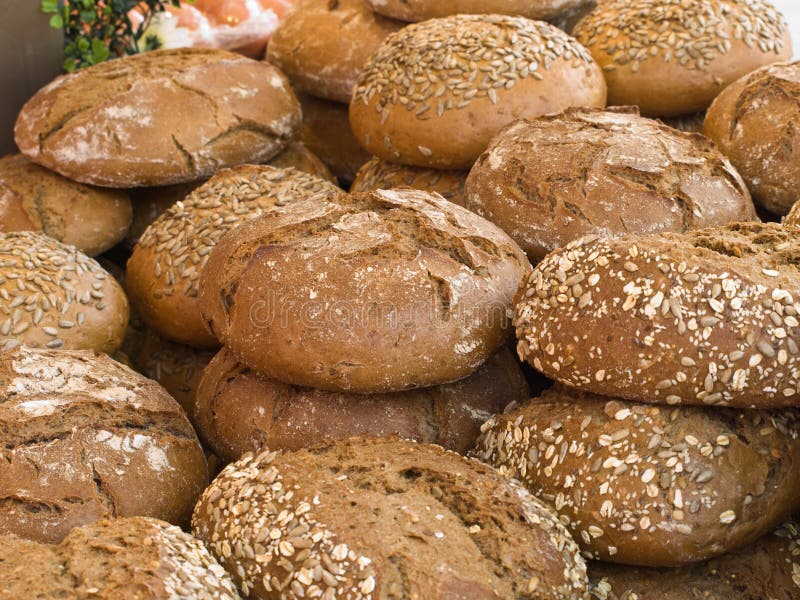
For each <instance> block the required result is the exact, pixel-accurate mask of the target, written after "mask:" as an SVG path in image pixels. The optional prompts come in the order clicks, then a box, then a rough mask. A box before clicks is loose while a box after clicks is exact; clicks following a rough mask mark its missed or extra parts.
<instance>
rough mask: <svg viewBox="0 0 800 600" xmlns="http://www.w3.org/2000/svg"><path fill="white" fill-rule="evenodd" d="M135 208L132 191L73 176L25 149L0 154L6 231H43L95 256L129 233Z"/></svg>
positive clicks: (0, 203) (1, 227)
mask: <svg viewBox="0 0 800 600" xmlns="http://www.w3.org/2000/svg"><path fill="white" fill-rule="evenodd" d="M131 212H132V211H131V200H130V197H129V196H128V194H127V193H126V192H123V191H119V190H103V189H100V188H93V187H89V186H88V185H83V184H82V183H76V182H74V181H70V180H69V179H66V178H64V177H61V175H58V174H57V173H54V172H52V171H48V170H47V169H45V168H43V167H40V166H39V165H37V164H35V163H32V162H31V161H29V160H28V159H27V158H25V157H24V156H22V155H20V154H13V155H9V156H5V157H3V158H0V232H8V231H41V232H43V233H44V234H46V235H48V236H50V237H51V238H55V239H57V240H58V241H59V242H63V243H65V244H69V245H70V246H75V247H76V248H77V249H78V250H80V251H81V252H85V253H86V254H88V255H89V256H94V255H95V254H100V253H101V252H105V251H106V250H108V249H109V248H111V247H112V246H113V245H114V244H116V243H117V242H119V241H120V240H121V239H122V238H123V237H124V236H125V232H127V231H128V226H129V225H130V224H131Z"/></svg>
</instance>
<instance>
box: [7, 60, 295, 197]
mask: <svg viewBox="0 0 800 600" xmlns="http://www.w3.org/2000/svg"><path fill="white" fill-rule="evenodd" d="M300 120H301V114H300V105H299V104H298V102H297V98H295V96H294V94H293V93H292V90H291V88H290V87H289V85H288V82H287V80H286V78H285V77H284V76H283V75H282V74H281V72H280V71H278V70H277V69H276V68H275V67H273V66H272V65H269V64H267V63H264V62H259V61H256V60H252V59H249V58H245V57H243V56H240V55H237V54H232V53H229V52H223V51H221V50H200V49H187V48H184V49H180V50H156V51H154V52H146V53H144V54H135V55H132V56H126V57H124V58H120V59H118V60H112V61H108V62H104V63H100V64H97V65H94V66H92V67H90V68H87V69H82V70H80V71H77V72H76V73H72V74H70V75H64V76H62V77H59V78H57V79H56V80H55V81H53V82H52V83H51V84H49V85H48V86H46V87H44V88H42V89H41V90H40V91H39V92H37V93H36V94H35V95H34V96H33V98H31V99H30V100H29V101H28V102H27V104H25V106H24V107H23V108H22V111H21V112H20V114H19V118H18V119H17V124H16V127H15V129H14V135H15V138H16V141H17V145H18V146H19V148H20V150H21V151H22V153H23V154H25V155H26V156H27V157H28V158H30V159H31V160H33V161H34V162H37V163H39V164H41V165H43V166H45V167H48V168H49V169H52V170H54V171H57V172H59V173H61V174H62V175H64V176H65V177H69V178H70V179H74V180H76V181H82V182H84V183H91V184H95V185H103V186H108V187H140V186H156V185H168V184H172V183H180V182H183V181H195V180H197V179H202V178H204V177H210V176H211V175H213V174H214V173H215V172H216V171H218V170H219V169H221V168H223V167H228V166H233V165H237V164H240V163H246V162H263V161H265V160H268V159H269V158H271V157H273V156H275V155H276V154H277V153H278V152H280V151H281V149H282V148H283V147H285V146H286V144H287V143H288V142H289V140H290V139H291V138H292V137H293V136H294V134H295V132H296V130H297V129H298V128H299V126H300Z"/></svg>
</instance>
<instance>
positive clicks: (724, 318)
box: [515, 223, 800, 408]
mask: <svg viewBox="0 0 800 600" xmlns="http://www.w3.org/2000/svg"><path fill="white" fill-rule="evenodd" d="M798 236H800V229H797V228H794V227H781V226H780V225H777V224H775V223H764V224H761V223H740V224H732V225H727V226H725V227H717V228H709V229H702V230H699V231H692V232H689V233H685V234H678V233H662V234H654V235H642V236H627V237H623V238H618V239H616V240H609V239H593V238H591V237H590V238H584V239H582V240H580V241H578V242H575V243H572V244H569V245H568V246H567V247H566V248H563V249H560V250H557V251H555V252H553V253H552V254H550V255H549V256H547V258H545V259H544V261H542V262H541V263H540V264H539V265H538V267H537V268H536V270H535V271H534V272H533V273H532V274H531V275H530V277H529V278H528V283H527V285H525V286H524V288H523V290H522V293H523V298H522V300H521V301H520V302H519V304H518V305H517V310H516V320H515V323H516V328H517V337H518V338H519V344H518V346H517V350H518V352H519V354H520V357H521V358H523V359H525V360H527V361H528V362H530V363H531V364H532V365H533V366H534V367H535V368H536V369H537V370H539V371H541V372H542V373H544V374H545V375H547V376H549V377H552V378H555V379H557V380H559V381H562V382H564V383H566V384H567V385H569V386H573V387H578V388H582V389H585V390H587V391H591V392H595V393H597V394H603V395H606V396H619V397H623V398H627V399H629V400H634V401H643V402H654V403H658V404H664V403H666V404H672V405H675V404H696V405H715V406H738V407H743V408H777V407H782V406H800V393H798V390H799V389H800V387H799V386H800V363H798V354H800V353H799V352H798V344H800V328H798V317H797V315H798V312H799V311H800V273H798V266H797V259H796V257H797V255H798V252H800V242H798Z"/></svg>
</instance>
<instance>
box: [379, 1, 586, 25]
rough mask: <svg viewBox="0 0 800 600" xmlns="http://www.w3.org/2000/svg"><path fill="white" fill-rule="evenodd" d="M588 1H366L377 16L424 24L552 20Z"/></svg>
mask: <svg viewBox="0 0 800 600" xmlns="http://www.w3.org/2000/svg"><path fill="white" fill-rule="evenodd" d="M587 1H588V0H367V4H368V5H369V6H370V7H371V8H372V10H374V11H375V12H377V13H380V14H382V15H386V16H387V17H393V18H395V19H402V20H403V21H425V20H427V19H436V18H439V17H449V16H450V15H458V14H487V15H488V14H502V15H512V16H517V17H527V18H529V19H541V20H545V19H552V18H554V17H558V16H559V15H562V14H564V13H566V12H568V11H570V10H574V9H576V8H579V7H580V6H582V5H583V4H586V2H587Z"/></svg>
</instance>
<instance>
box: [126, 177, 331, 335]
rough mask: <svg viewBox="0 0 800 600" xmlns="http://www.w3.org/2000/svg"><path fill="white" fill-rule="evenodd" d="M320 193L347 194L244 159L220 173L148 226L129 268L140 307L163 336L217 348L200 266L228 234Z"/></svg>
mask: <svg viewBox="0 0 800 600" xmlns="http://www.w3.org/2000/svg"><path fill="white" fill-rule="evenodd" d="M314 194H326V195H332V196H333V195H337V194H344V192H342V190H340V189H339V188H337V187H336V186H335V185H333V184H331V183H329V182H327V181H325V180H323V179H320V178H318V177H314V176H313V175H308V174H306V173H301V172H300V171H296V170H294V169H276V168H274V167H269V166H254V165H242V166H239V167H235V168H233V169H226V170H223V171H220V172H219V173H217V175H215V176H214V177H213V178H211V179H210V180H209V181H208V182H207V183H205V184H204V185H202V186H201V187H199V188H197V189H196V190H195V191H194V192H192V193H191V194H190V195H189V196H187V197H186V199H185V200H183V201H182V202H178V203H176V204H175V205H173V206H172V207H171V208H169V209H168V210H167V211H166V212H164V213H163V214H162V215H161V216H160V217H158V219H156V221H155V222H153V223H152V224H151V225H150V226H149V227H148V228H147V229H146V230H145V232H144V234H143V235H142V237H141V238H140V239H139V242H138V243H137V244H136V247H135V248H134V250H133V254H132V255H131V258H130V260H129V261H128V269H127V274H126V279H127V282H126V283H127V286H126V287H127V291H128V294H129V295H130V299H131V303H132V305H133V307H134V309H135V310H136V312H137V313H138V314H139V315H140V316H141V318H142V320H143V321H144V322H145V324H146V325H148V326H149V327H151V328H152V329H154V330H155V331H156V332H157V333H158V334H160V335H162V336H164V337H166V338H168V339H170V340H173V341H175V342H179V343H182V344H187V345H189V346H195V347H200V348H202V347H214V346H217V345H218V343H217V339H216V338H215V337H214V336H213V335H211V334H210V333H209V332H208V331H207V330H206V329H205V328H204V326H203V320H202V318H201V316H200V310H199V308H198V305H197V295H198V283H199V280H200V272H201V271H202V270H203V267H204V266H205V264H206V261H207V260H208V256H209V254H210V252H211V250H212V248H213V247H214V246H215V244H216V243H217V242H218V241H219V239H220V238H221V237H222V236H223V235H225V234H226V233H227V232H229V231H231V230H232V229H235V228H236V227H237V226H238V225H240V224H241V223H244V222H245V221H247V220H250V219H254V218H256V217H258V216H259V215H262V214H264V213H266V212H268V211H269V210H271V209H272V208H273V207H274V206H276V205H283V204H287V203H290V202H295V201H297V200H301V199H305V198H308V197H310V196H313V195H314Z"/></svg>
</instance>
